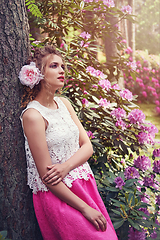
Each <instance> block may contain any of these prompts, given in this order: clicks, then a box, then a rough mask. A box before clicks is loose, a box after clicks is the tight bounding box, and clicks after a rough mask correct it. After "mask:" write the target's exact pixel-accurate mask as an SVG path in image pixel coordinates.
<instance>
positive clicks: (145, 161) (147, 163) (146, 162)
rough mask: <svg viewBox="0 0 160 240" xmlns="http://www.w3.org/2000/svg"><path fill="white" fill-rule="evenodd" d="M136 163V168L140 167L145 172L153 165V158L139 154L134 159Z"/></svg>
mask: <svg viewBox="0 0 160 240" xmlns="http://www.w3.org/2000/svg"><path fill="white" fill-rule="evenodd" d="M134 165H135V167H136V168H139V169H140V170H142V171H143V172H145V171H146V170H147V169H148V168H150V167H151V160H150V159H149V157H146V156H145V155H144V156H139V157H138V158H137V159H134Z"/></svg>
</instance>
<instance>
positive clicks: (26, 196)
mask: <svg viewBox="0 0 160 240" xmlns="http://www.w3.org/2000/svg"><path fill="white" fill-rule="evenodd" d="M29 52H30V49H29V27H28V20H27V17H26V10H25V1H24V0H1V1H0V231H1V230H7V231H8V237H9V238H11V239H13V240H23V239H24V240H25V239H35V240H37V239H38V240H40V239H42V238H41V235H40V232H39V229H38V225H37V222H36V218H35V215H34V210H33V204H32V194H31V191H30V190H29V188H28V186H27V185H26V160H25V152H24V138H23V133H22V128H21V123H20V120H19V116H20V113H21V109H20V93H21V86H20V83H19V80H18V74H19V71H20V68H21V66H22V65H23V64H24V63H25V61H26V59H27V58H28V55H29Z"/></svg>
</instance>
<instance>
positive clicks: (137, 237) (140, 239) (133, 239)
mask: <svg viewBox="0 0 160 240" xmlns="http://www.w3.org/2000/svg"><path fill="white" fill-rule="evenodd" d="M128 240H146V233H145V230H142V232H139V231H138V230H136V229H135V228H133V227H131V228H130V229H129V234H128Z"/></svg>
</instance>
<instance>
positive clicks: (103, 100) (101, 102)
mask: <svg viewBox="0 0 160 240" xmlns="http://www.w3.org/2000/svg"><path fill="white" fill-rule="evenodd" d="M99 106H101V107H103V108H105V109H106V108H108V107H109V106H110V102H109V101H107V99H106V98H101V99H100V100H99Z"/></svg>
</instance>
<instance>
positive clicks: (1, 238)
mask: <svg viewBox="0 0 160 240" xmlns="http://www.w3.org/2000/svg"><path fill="white" fill-rule="evenodd" d="M6 237H7V231H1V232H0V240H10V239H9V238H6Z"/></svg>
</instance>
